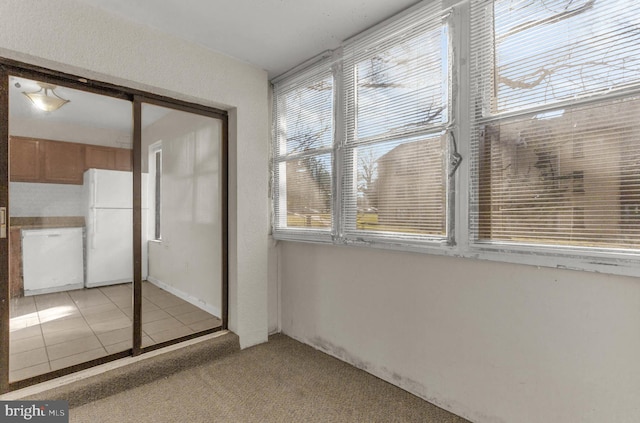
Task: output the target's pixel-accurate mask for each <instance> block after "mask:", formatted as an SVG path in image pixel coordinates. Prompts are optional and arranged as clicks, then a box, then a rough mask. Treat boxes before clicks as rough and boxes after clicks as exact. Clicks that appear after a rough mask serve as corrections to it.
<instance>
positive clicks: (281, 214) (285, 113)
mask: <svg viewBox="0 0 640 423" xmlns="http://www.w3.org/2000/svg"><path fill="white" fill-rule="evenodd" d="M333 87H334V83H333V73H332V70H331V67H330V65H329V64H328V63H326V62H322V63H319V64H316V65H315V66H312V67H311V69H309V70H308V71H307V72H304V73H303V74H302V75H297V76H296V77H295V78H293V79H288V80H283V81H281V82H280V83H278V84H277V85H276V86H275V87H274V99H275V101H274V111H275V113H274V114H275V116H276V122H275V134H274V138H275V140H276V145H275V151H274V153H275V154H274V155H275V160H274V176H275V177H274V185H275V196H274V198H275V199H276V200H275V203H274V211H275V213H274V214H275V216H274V217H275V222H274V232H275V233H281V234H287V233H290V234H296V233H297V234H304V236H314V235H315V236H316V237H319V238H323V237H327V236H329V235H330V234H331V231H332V228H333V208H332V201H333V137H334V123H333V121H334V120H333V102H334V90H333Z"/></svg>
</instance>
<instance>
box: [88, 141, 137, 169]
mask: <svg viewBox="0 0 640 423" xmlns="http://www.w3.org/2000/svg"><path fill="white" fill-rule="evenodd" d="M131 157H132V155H131V150H127V149H125V148H113V147H102V146H97V145H86V146H85V169H111V170H127V171H131V169H132V168H133V166H132V160H131Z"/></svg>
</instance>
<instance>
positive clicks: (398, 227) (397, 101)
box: [342, 2, 450, 240]
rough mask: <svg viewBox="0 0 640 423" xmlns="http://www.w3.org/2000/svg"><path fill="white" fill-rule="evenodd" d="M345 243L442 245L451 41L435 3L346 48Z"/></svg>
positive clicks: (343, 209) (444, 226)
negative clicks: (378, 241) (391, 240)
mask: <svg viewBox="0 0 640 423" xmlns="http://www.w3.org/2000/svg"><path fill="white" fill-rule="evenodd" d="M343 72H344V93H345V111H344V124H345V134H346V137H345V143H344V147H345V148H344V155H343V163H344V165H343V169H344V176H343V180H342V183H343V186H342V217H343V231H344V235H345V237H346V238H356V239H363V238H366V237H367V236H371V237H374V238H376V237H377V238H380V237H382V238H394V239H400V240H402V239H411V238H417V239H424V238H425V237H426V238H436V239H440V240H443V239H446V237H447V220H448V219H447V212H448V210H447V185H448V175H447V160H446V157H447V142H446V140H447V125H448V123H449V114H450V107H449V90H450V77H449V75H450V72H449V35H448V25H447V17H443V16H442V9H441V6H440V3H439V2H433V3H432V4H431V5H430V6H429V7H427V8H423V9H422V10H420V11H419V12H418V13H414V14H411V15H409V16H407V17H405V18H404V19H400V20H397V21H396V22H395V23H394V24H393V25H388V26H385V27H384V28H382V29H381V30H379V31H376V32H374V33H372V34H369V35H368V36H365V37H363V38H361V39H359V40H357V41H355V42H352V43H349V44H347V45H346V46H345V47H344V65H343Z"/></svg>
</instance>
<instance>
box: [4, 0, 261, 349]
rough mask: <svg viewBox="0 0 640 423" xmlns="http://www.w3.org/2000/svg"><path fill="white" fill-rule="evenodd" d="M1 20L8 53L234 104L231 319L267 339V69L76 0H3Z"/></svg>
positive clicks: (244, 342) (247, 338)
mask: <svg viewBox="0 0 640 423" xmlns="http://www.w3.org/2000/svg"><path fill="white" fill-rule="evenodd" d="M0 28H2V31H1V32H2V36H1V37H0V55H1V56H3V57H6V58H10V59H15V60H21V61H24V62H28V63H32V64H36V65H39V66H44V67H48V68H51V69H54V70H59V71H64V72H69V73H72V74H77V75H79V76H82V77H85V78H95V79H97V80H102V81H105V82H110V83H114V84H118V85H124V86H128V87H131V88H137V89H144V90H147V91H150V92H153V93H156V94H161V95H165V96H169V97H174V98H178V99H181V100H187V101H193V102H196V103H200V104H204V105H209V106H217V107H221V108H225V109H228V110H229V114H230V121H229V122H230V128H229V133H230V140H229V141H230V161H231V163H230V171H231V172H230V187H231V192H230V193H229V196H230V217H231V219H230V223H231V227H230V236H231V239H230V251H229V253H230V263H229V266H230V269H229V270H230V286H229V326H230V328H231V329H232V330H233V331H235V332H236V333H237V334H238V335H239V336H240V344H241V346H242V347H247V346H250V345H253V344H256V343H260V342H263V341H266V339H267V330H268V329H267V321H268V318H267V232H268V203H267V181H268V178H267V175H268V166H267V164H268V133H269V119H268V103H267V97H268V96H267V89H268V82H267V74H266V72H264V71H262V70H259V69H256V68H253V67H251V66H248V65H246V64H244V63H241V62H239V61H236V60H234V59H232V58H229V57H228V56H224V55H221V54H216V53H213V52H211V51H209V50H206V49H203V48H202V47H200V46H197V45H194V44H190V43H186V42H183V41H181V40H179V39H177V38H174V37H170V36H166V35H164V34H162V33H160V32H159V31H155V30H153V29H150V28H148V27H145V26H140V25H135V24H133V23H131V22H129V21H127V20H124V19H123V18H120V17H116V16H114V15H110V14H106V13H104V12H102V11H101V10H99V9H97V8H94V7H91V6H88V5H86V4H83V3H80V2H77V1H74V0H58V1H55V2H43V1H36V0H4V1H2V2H0Z"/></svg>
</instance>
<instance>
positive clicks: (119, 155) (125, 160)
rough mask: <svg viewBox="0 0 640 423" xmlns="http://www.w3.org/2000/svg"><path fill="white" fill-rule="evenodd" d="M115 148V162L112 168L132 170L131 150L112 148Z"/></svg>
mask: <svg viewBox="0 0 640 423" xmlns="http://www.w3.org/2000/svg"><path fill="white" fill-rule="evenodd" d="M114 150H116V164H115V167H114V170H126V171H132V170H133V150H128V149H126V148H114Z"/></svg>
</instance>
